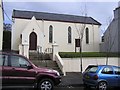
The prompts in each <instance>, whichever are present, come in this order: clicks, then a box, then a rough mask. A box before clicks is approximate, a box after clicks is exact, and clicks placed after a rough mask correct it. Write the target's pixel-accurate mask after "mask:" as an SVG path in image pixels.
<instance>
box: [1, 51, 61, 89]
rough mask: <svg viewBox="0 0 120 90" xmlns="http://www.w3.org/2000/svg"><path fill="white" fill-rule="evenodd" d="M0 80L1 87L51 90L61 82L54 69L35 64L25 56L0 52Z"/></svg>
mask: <svg viewBox="0 0 120 90" xmlns="http://www.w3.org/2000/svg"><path fill="white" fill-rule="evenodd" d="M0 74H1V75H0V81H2V88H37V89H38V90H52V89H53V87H54V85H58V84H59V83H60V82H61V76H60V74H59V72H57V71H56V70H51V69H47V68H40V67H37V66H35V65H34V64H33V63H32V62H31V61H30V60H28V59H27V58H26V57H24V56H21V55H18V54H13V53H3V52H0Z"/></svg>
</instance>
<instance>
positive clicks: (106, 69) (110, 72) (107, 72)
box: [102, 67, 113, 74]
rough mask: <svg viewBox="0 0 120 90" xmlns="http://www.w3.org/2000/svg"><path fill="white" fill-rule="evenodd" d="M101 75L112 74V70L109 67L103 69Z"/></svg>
mask: <svg viewBox="0 0 120 90" xmlns="http://www.w3.org/2000/svg"><path fill="white" fill-rule="evenodd" d="M102 73H103V74H113V70H112V68H111V67H105V68H104V69H103V70H102Z"/></svg>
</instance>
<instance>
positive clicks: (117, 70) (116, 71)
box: [113, 67, 120, 75]
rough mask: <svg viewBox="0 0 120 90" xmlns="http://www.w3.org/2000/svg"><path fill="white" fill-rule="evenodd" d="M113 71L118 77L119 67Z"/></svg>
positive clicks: (119, 73)
mask: <svg viewBox="0 0 120 90" xmlns="http://www.w3.org/2000/svg"><path fill="white" fill-rule="evenodd" d="M113 69H114V72H115V74H117V75H120V67H114V68H113Z"/></svg>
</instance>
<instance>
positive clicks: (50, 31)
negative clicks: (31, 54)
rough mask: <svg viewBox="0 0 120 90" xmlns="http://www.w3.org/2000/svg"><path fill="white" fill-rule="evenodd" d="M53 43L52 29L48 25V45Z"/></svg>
mask: <svg viewBox="0 0 120 90" xmlns="http://www.w3.org/2000/svg"><path fill="white" fill-rule="evenodd" d="M52 42H53V27H52V26H51V25H50V27H49V43H52Z"/></svg>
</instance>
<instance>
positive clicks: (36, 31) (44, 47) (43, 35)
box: [11, 10, 101, 53]
mask: <svg viewBox="0 0 120 90" xmlns="http://www.w3.org/2000/svg"><path fill="white" fill-rule="evenodd" d="M12 19H13V21H14V23H13V25H12V45H11V46H12V50H15V51H20V52H21V53H24V52H25V51H26V50H29V51H36V50H38V49H39V50H40V51H41V52H50V51H51V49H52V45H53V44H54V43H56V44H57V45H58V49H59V50H58V51H59V52H77V51H78V47H79V46H80V45H79V37H81V36H80V35H81V34H80V33H81V32H83V41H82V50H83V52H99V43H100V25H101V24H100V23H99V22H98V21H96V20H95V19H93V18H92V17H84V16H76V15H66V14H56V13H46V12H34V11H22V10H13V14H12ZM84 27H85V28H84Z"/></svg>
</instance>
